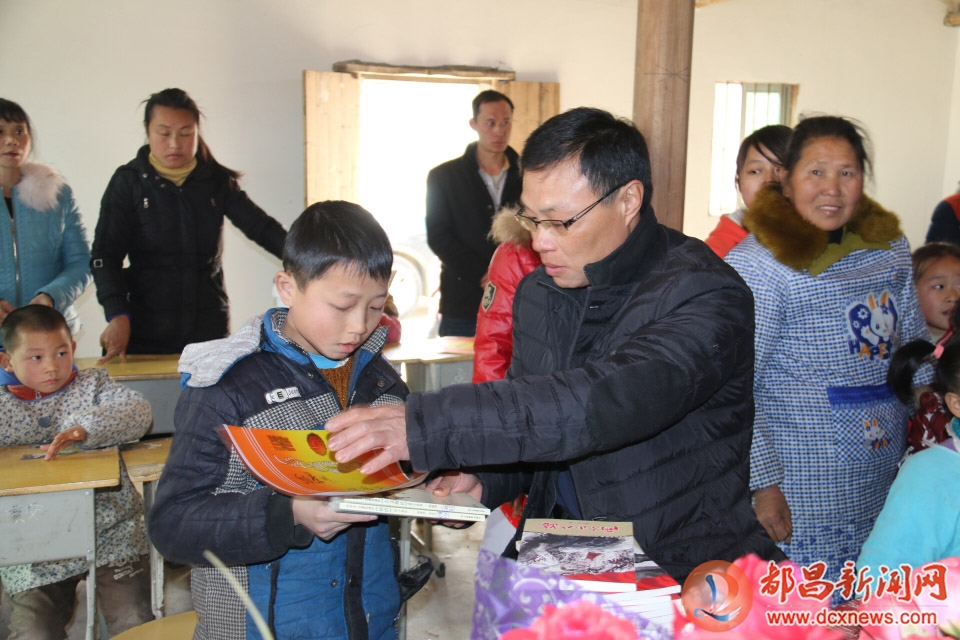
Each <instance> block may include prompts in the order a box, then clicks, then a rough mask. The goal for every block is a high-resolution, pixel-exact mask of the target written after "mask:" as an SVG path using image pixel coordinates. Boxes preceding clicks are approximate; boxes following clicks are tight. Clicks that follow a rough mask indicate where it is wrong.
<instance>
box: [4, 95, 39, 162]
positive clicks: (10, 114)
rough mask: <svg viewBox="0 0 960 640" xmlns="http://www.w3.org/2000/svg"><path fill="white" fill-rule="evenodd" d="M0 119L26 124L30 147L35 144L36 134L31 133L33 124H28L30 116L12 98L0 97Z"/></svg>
mask: <svg viewBox="0 0 960 640" xmlns="http://www.w3.org/2000/svg"><path fill="white" fill-rule="evenodd" d="M0 120H6V121H7V122H22V123H23V124H25V125H27V133H28V134H29V135H30V149H31V151H32V150H33V147H35V146H36V142H37V141H36V139H35V138H36V136H34V135H33V125H32V124H30V116H28V115H27V112H26V111H24V110H23V107H21V106H20V105H18V104H17V103H16V102H14V101H13V100H6V99H4V98H0Z"/></svg>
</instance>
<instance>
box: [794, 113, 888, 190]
mask: <svg viewBox="0 0 960 640" xmlns="http://www.w3.org/2000/svg"><path fill="white" fill-rule="evenodd" d="M820 138H840V139H842V140H846V141H847V142H848V143H850V146H851V147H852V148H853V152H854V153H855V154H856V156H857V160H858V161H859V163H860V170H861V171H863V174H864V177H869V176H870V175H871V174H872V173H873V163H872V161H871V160H870V152H869V147H870V139H869V137H868V136H867V133H866V131H865V130H864V128H863V126H862V125H861V124H859V123H857V122H854V121H853V120H850V119H848V118H842V117H840V116H809V117H806V118H804V119H802V120H801V121H800V123H799V124H798V125H797V126H796V127H794V128H793V134H792V135H791V136H790V144H789V145H788V146H787V153H786V156H785V157H784V163H783V168H784V169H786V170H787V176H788V177H789V176H790V175H791V174H792V173H793V170H794V169H795V168H796V166H797V163H798V162H800V156H802V155H803V150H804V148H806V146H807V145H808V144H810V143H811V142H813V141H814V140H818V139H820Z"/></svg>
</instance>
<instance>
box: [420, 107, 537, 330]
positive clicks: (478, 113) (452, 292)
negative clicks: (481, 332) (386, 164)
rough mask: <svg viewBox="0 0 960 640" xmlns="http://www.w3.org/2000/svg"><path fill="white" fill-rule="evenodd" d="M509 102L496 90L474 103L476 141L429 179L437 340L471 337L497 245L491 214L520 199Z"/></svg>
mask: <svg viewBox="0 0 960 640" xmlns="http://www.w3.org/2000/svg"><path fill="white" fill-rule="evenodd" d="M512 119H513V102H511V101H510V98H508V97H507V96H505V95H504V94H502V93H500V92H499V91H493V90H487V91H481V92H480V93H479V94H477V97H476V98H474V99H473V118H471V120H470V127H471V128H472V129H473V130H474V131H476V132H477V141H476V142H472V143H470V144H469V145H467V149H466V151H465V152H464V153H463V155H462V156H461V157H459V158H454V159H453V160H449V161H447V162H444V163H443V164H441V165H439V166H437V167H434V168H433V169H431V170H430V173H429V174H428V175H427V243H428V244H429V245H430V249H431V250H432V251H433V252H434V253H435V254H437V257H438V258H440V262H441V264H442V266H441V267H440V328H439V334H440V335H441V336H473V335H474V334H476V332H477V312H478V311H479V309H480V298H482V297H483V290H484V288H485V287H486V286H487V267H488V266H489V265H490V258H492V257H493V251H494V249H496V244H494V242H493V241H492V240H490V239H489V238H488V237H487V235H488V234H489V233H490V223H491V222H492V220H493V216H494V214H495V213H496V212H497V211H498V210H499V209H500V207H502V206H508V205H514V204H516V202H517V200H518V199H519V198H520V167H519V159H518V157H517V152H516V151H514V150H513V149H512V148H511V147H510V146H508V145H509V142H510V131H511V129H512V126H513V122H512Z"/></svg>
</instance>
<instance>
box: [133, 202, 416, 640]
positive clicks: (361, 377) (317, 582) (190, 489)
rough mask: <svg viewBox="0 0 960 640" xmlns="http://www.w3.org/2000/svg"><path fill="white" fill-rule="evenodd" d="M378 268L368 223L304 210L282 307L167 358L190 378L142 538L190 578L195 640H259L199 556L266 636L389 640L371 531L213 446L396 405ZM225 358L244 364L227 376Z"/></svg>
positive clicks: (385, 257) (397, 388)
mask: <svg viewBox="0 0 960 640" xmlns="http://www.w3.org/2000/svg"><path fill="white" fill-rule="evenodd" d="M392 264H393V253H392V250H391V247H390V241H389V240H388V239H387V235H386V233H385V232H384V231H383V229H382V228H381V227H380V225H379V224H378V223H377V221H376V220H375V219H374V218H373V216H372V215H371V214H370V213H368V212H367V211H366V210H364V209H363V208H362V207H360V206H358V205H355V204H351V203H349V202H321V203H317V204H314V205H312V206H311V207H309V208H308V209H307V210H306V211H304V212H303V213H302V214H301V215H300V217H299V218H298V219H297V220H296V222H294V224H293V226H291V228H290V231H289V233H288V235H287V239H286V243H285V245H284V250H283V271H281V272H280V273H278V274H277V275H276V277H275V281H274V282H275V284H276V288H277V291H278V293H279V296H280V299H281V301H282V302H283V303H284V304H285V305H286V306H287V308H276V309H270V310H269V311H267V312H266V314H265V315H264V316H263V321H262V323H259V322H255V323H250V324H247V325H245V326H244V328H243V329H241V330H240V331H239V332H237V333H236V334H235V335H234V336H232V337H230V338H225V339H223V340H215V341H211V342H208V343H201V344H199V345H191V347H190V352H191V353H190V357H189V362H187V360H188V358H187V357H186V356H187V353H186V352H185V354H184V357H183V358H181V371H184V369H186V371H185V373H186V374H187V375H188V376H189V378H190V379H189V380H188V382H187V384H188V386H187V387H186V388H185V389H184V391H183V393H182V395H181V397H180V401H179V403H178V404H177V410H176V416H175V425H176V432H175V435H174V438H173V444H172V446H171V450H170V457H169V460H168V462H167V465H166V468H165V470H164V473H163V476H162V478H161V479H160V482H159V484H158V488H157V498H156V502H155V505H154V507H153V509H152V510H151V513H150V518H149V531H150V536H151V538H152V540H153V542H154V544H155V545H156V547H157V549H158V550H159V551H160V553H161V554H163V556H164V557H165V558H168V559H170V560H172V561H175V562H180V563H185V564H191V565H194V568H193V571H192V585H191V589H192V593H193V601H194V607H195V609H196V610H197V612H198V613H199V615H200V620H199V623H198V625H197V630H196V634H195V636H194V637H195V638H224V639H227V640H236V639H238V638H240V639H242V638H259V637H260V634H259V632H258V631H257V630H256V628H255V626H254V625H253V623H252V619H251V618H250V617H249V616H248V615H246V613H245V610H244V607H243V604H242V602H241V599H240V597H239V596H238V595H237V594H236V593H234V591H233V590H232V589H231V587H230V586H229V584H228V582H227V580H226V579H225V578H224V576H222V575H221V574H220V573H219V572H218V571H217V570H216V569H214V568H212V567H211V566H209V564H208V563H207V561H206V560H205V559H204V558H203V552H204V551H205V550H208V549H209V550H210V551H212V552H213V553H214V554H215V555H216V556H218V557H219V558H220V559H221V560H222V561H223V562H224V563H225V564H227V565H229V566H230V571H231V572H232V573H233V574H234V575H235V576H236V577H237V578H238V579H239V581H240V583H241V584H242V585H243V586H244V587H245V588H246V589H247V591H248V592H249V594H250V596H251V598H252V600H253V602H254V604H255V605H256V607H257V608H258V609H259V611H260V612H261V614H263V617H264V618H265V619H266V620H268V621H269V624H270V626H271V631H272V632H273V635H274V637H276V638H316V639H320V638H323V639H337V640H340V639H343V640H357V639H361V638H362V639H368V638H369V640H387V639H390V640H393V639H395V638H396V637H397V632H396V628H395V625H394V623H395V620H396V617H397V614H398V612H399V607H400V595H399V590H398V583H397V577H396V563H395V555H394V553H393V544H392V541H391V538H390V534H389V531H388V525H387V522H386V519H383V518H380V519H378V518H377V517H376V516H370V515H359V514H347V513H338V512H336V511H334V510H333V509H331V508H330V507H329V505H328V503H327V500H326V499H325V498H302V497H293V498H292V497H290V496H286V495H283V494H280V493H277V492H275V491H273V490H272V489H270V488H269V487H265V486H263V485H261V484H260V483H259V482H258V481H257V480H256V478H254V477H253V476H252V475H251V474H250V473H249V472H248V471H247V469H246V468H245V467H244V465H243V464H242V463H241V461H240V460H239V458H238V457H237V456H236V454H235V453H232V452H231V450H230V449H228V448H227V447H226V446H225V445H224V443H223V441H222V440H221V437H220V435H219V429H220V427H221V425H224V424H232V425H242V426H245V427H257V428H272V429H317V428H320V427H322V425H323V424H324V423H325V422H326V421H327V420H328V419H329V418H330V417H331V416H333V415H336V414H337V413H339V412H340V411H342V410H343V409H344V408H346V407H348V406H350V405H352V404H354V403H364V404H374V405H379V404H389V403H400V402H402V401H403V400H404V398H406V396H407V393H408V391H407V388H406V386H405V385H404V383H403V381H402V380H401V379H400V376H399V375H398V374H397V372H396V370H395V369H394V368H393V366H392V365H391V364H390V363H389V362H387V361H386V360H385V359H384V358H383V357H382V355H381V349H382V348H383V345H384V343H385V341H386V336H387V329H386V328H385V327H383V328H378V326H377V325H378V322H379V321H380V316H381V314H382V312H383V306H384V302H385V300H386V298H387V283H388V282H389V279H390V272H391V268H392ZM231 353H239V354H246V355H242V357H240V358H239V359H238V360H236V361H235V362H234V361H232V357H231V356H230V355H229V354H231ZM185 363H186V366H185ZM224 368H226V370H225V371H224ZM211 372H212V373H211ZM205 384H206V385H209V386H200V385H205ZM279 392H282V393H279Z"/></svg>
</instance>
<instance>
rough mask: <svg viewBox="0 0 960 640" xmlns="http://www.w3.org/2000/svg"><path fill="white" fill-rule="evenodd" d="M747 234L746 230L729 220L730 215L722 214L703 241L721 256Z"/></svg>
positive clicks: (728, 251)
mask: <svg viewBox="0 0 960 640" xmlns="http://www.w3.org/2000/svg"><path fill="white" fill-rule="evenodd" d="M747 235H748V232H747V230H746V229H744V228H743V227H741V226H740V225H739V224H737V223H736V222H734V221H733V220H731V219H730V216H723V217H722V218H720V222H718V223H717V226H716V228H715V229H714V230H713V231H711V232H710V235H709V236H707V239H706V240H704V242H706V243H707V246H708V247H710V248H711V249H713V252H714V253H715V254H717V255H718V256H720V257H721V258H723V257H725V256H726V255H727V254H728V253H730V250H731V249H733V248H734V247H735V246H737V245H738V244H740V241H741V240H743V239H744V238H746V237H747Z"/></svg>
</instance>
